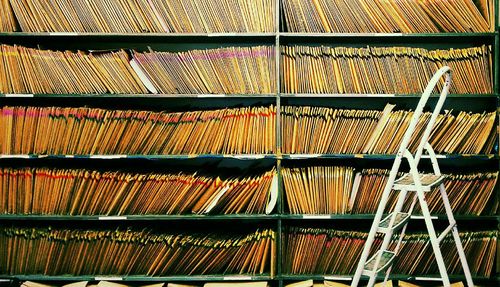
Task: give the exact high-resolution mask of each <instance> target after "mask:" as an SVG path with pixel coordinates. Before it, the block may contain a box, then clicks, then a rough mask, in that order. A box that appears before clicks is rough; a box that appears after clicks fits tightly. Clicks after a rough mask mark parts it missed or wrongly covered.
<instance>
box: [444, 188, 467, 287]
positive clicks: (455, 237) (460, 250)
mask: <svg viewBox="0 0 500 287" xmlns="http://www.w3.org/2000/svg"><path fill="white" fill-rule="evenodd" d="M439 192H440V193H441V198H442V199H443V203H444V208H445V210H446V215H447V217H448V222H449V223H450V226H451V225H453V227H452V229H451V233H452V234H453V240H454V241H455V245H456V246H457V252H458V257H459V258H460V263H462V269H463V270H464V275H465V281H466V282H467V286H468V287H474V283H473V282H472V275H471V273H470V269H469V264H468V263H467V257H466V256H465V252H464V247H463V245H462V241H461V240H460V235H459V234H458V228H457V222H456V221H455V218H454V217H453V211H452V210H451V206H450V201H449V200H448V195H447V193H446V189H445V188H444V184H441V185H440V186H439Z"/></svg>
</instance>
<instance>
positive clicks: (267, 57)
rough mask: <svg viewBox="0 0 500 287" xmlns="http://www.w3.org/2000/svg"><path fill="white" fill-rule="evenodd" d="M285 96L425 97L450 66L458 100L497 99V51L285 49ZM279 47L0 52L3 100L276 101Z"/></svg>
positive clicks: (20, 48) (2, 48) (282, 52)
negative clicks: (262, 97)
mask: <svg viewBox="0 0 500 287" xmlns="http://www.w3.org/2000/svg"><path fill="white" fill-rule="evenodd" d="M279 53H280V55H281V58H280V59H281V60H280V65H281V73H280V77H281V83H282V84H281V87H280V88H279V90H280V91H281V92H283V93H315V94H325V93H326V94H328V93H330V94H331V93H333V94H415V93H417V94H418V93H421V92H422V91H423V90H424V88H425V87H426V85H427V82H428V81H429V80H430V78H431V77H432V75H433V74H434V73H435V72H436V71H437V70H438V69H439V68H441V67H442V66H445V65H447V66H450V67H451V69H452V71H453V84H452V85H451V93H454V94H491V93H493V70H494V69H493V67H494V65H493V52H492V47H491V46H486V45H483V46H477V47H469V48H446V49H425V48H415V47H360V48H358V47H341V46H340V47H324V46H320V47H310V46H282V47H281V48H280V51H279ZM276 54H277V53H276V51H275V47H274V46H250V47H225V48H217V49H204V50H201V49H200V50H187V51H183V52H165V51H163V52H160V51H153V50H151V49H150V50H149V51H135V50H132V51H126V50H123V49H117V50H116V51H90V52H89V51H76V52H72V51H52V50H44V49H38V48H28V47H23V46H11V45H5V44H4V45H1V46H0V93H8V94H24V93H32V94H103V93H112V94H144V93H152V94H249V95H253V94H273V93H277V91H278V87H277V76H278V75H277V74H276V70H277V69H276V56H277V55H276Z"/></svg>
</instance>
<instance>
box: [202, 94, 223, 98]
mask: <svg viewBox="0 0 500 287" xmlns="http://www.w3.org/2000/svg"><path fill="white" fill-rule="evenodd" d="M225 96H226V94H199V95H198V96H197V97H198V98H224V97H225Z"/></svg>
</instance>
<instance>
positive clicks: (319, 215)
mask: <svg viewBox="0 0 500 287" xmlns="http://www.w3.org/2000/svg"><path fill="white" fill-rule="evenodd" d="M302 218H303V219H330V218H332V216H331V215H329V214H318V215H315V214H305V215H302Z"/></svg>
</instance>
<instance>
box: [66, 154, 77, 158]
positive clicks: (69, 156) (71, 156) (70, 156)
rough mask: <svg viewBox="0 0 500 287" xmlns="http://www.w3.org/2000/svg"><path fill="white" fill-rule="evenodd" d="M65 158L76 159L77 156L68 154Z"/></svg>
mask: <svg viewBox="0 0 500 287" xmlns="http://www.w3.org/2000/svg"><path fill="white" fill-rule="evenodd" d="M64 157H65V158H75V156H74V155H72V154H67V155H65V156H64Z"/></svg>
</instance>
